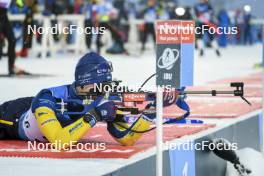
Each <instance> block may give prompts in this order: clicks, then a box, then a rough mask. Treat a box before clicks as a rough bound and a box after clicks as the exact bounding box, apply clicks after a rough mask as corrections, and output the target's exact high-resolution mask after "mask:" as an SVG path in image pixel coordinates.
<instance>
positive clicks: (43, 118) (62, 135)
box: [34, 107, 91, 149]
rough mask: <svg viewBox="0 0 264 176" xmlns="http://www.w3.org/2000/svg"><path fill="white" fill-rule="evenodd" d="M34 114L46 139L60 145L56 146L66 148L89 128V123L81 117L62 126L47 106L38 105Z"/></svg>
mask: <svg viewBox="0 0 264 176" xmlns="http://www.w3.org/2000/svg"><path fill="white" fill-rule="evenodd" d="M34 114H35V117H36V119H37V122H38V127H39V129H40V131H41V132H42V134H43V135H44V136H45V137H46V138H47V140H48V141H49V142H50V143H52V144H54V145H55V144H56V143H59V144H60V145H56V146H63V148H68V147H69V145H70V144H75V143H77V141H78V140H79V139H81V138H82V137H83V136H84V135H85V134H86V133H87V131H88V130H89V129H90V128H91V125H90V124H89V123H88V122H86V121H84V119H83V118H80V119H78V120H77V121H75V122H73V123H72V124H70V125H68V126H66V127H64V128H63V127H62V126H61V124H60V122H59V121H58V119H57V117H56V115H55V112H54V111H53V110H51V109H50V108H48V107H39V108H37V109H36V111H35V113H34ZM60 149H61V148H60Z"/></svg>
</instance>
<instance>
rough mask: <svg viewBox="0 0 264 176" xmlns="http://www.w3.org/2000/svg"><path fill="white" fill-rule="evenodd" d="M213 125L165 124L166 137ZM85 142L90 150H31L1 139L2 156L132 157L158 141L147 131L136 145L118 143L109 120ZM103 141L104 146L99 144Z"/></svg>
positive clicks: (196, 130) (167, 138)
mask: <svg viewBox="0 0 264 176" xmlns="http://www.w3.org/2000/svg"><path fill="white" fill-rule="evenodd" d="M211 127H214V125H212V124H211V125H209V124H195V125H194V124H192V125H189V124H188V125H186V124H185V125H183V124H177V125H175V124H174V125H165V126H164V141H170V140H173V139H176V138H180V137H182V136H185V135H191V134H195V133H198V132H200V131H203V130H206V129H208V128H211ZM82 143H86V144H89V146H88V147H87V148H88V149H90V150H81V151H80V150H79V151H77V150H72V151H68V152H67V151H54V150H53V151H52V150H48V151H39V150H28V146H27V145H28V144H27V142H25V141H12V140H7V141H0V156H8V157H37V158H129V157H131V156H132V155H134V154H136V153H139V152H142V151H145V150H147V149H149V148H151V147H153V146H154V145H155V131H152V132H149V133H146V134H144V135H143V137H142V138H141V139H140V140H139V141H138V142H137V143H136V145H134V146H129V147H128V146H121V145H120V144H119V143H117V142H116V141H115V140H114V139H113V138H112V137H111V136H110V135H109V133H108V131H107V130H106V125H105V124H99V125H98V126H96V127H94V128H93V129H91V131H90V132H89V133H88V134H87V135H86V136H85V137H84V138H83V139H82ZM100 143H101V147H100V146H99V145H100ZM103 143H105V144H104V146H105V148H104V147H102V144H103ZM42 144H43V143H42ZM98 146H99V147H98ZM80 148H81V147H80ZM99 149H101V150H99ZM103 149H104V150H103Z"/></svg>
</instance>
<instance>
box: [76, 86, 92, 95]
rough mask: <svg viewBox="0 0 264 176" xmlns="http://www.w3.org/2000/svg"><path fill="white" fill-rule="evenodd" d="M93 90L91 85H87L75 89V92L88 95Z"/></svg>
mask: <svg viewBox="0 0 264 176" xmlns="http://www.w3.org/2000/svg"><path fill="white" fill-rule="evenodd" d="M93 88H94V85H93V84H89V85H86V86H83V87H81V86H78V87H76V91H77V93H88V92H90V91H91V90H92V89H93Z"/></svg>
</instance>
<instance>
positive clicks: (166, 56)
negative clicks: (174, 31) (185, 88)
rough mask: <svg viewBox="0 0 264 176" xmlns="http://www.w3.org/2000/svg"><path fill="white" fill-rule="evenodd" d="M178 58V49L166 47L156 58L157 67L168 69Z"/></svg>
mask: <svg viewBox="0 0 264 176" xmlns="http://www.w3.org/2000/svg"><path fill="white" fill-rule="evenodd" d="M178 59H179V50H177V49H171V48H166V49H165V50H164V51H163V53H162V55H161V56H160V57H159V59H158V67H159V68H161V69H166V70H170V69H172V68H173V66H174V64H175V63H176V61H177V60H178Z"/></svg>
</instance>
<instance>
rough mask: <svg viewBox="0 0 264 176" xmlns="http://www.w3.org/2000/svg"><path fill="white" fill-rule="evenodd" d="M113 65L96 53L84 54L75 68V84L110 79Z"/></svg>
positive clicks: (86, 83) (82, 84)
mask: <svg viewBox="0 0 264 176" xmlns="http://www.w3.org/2000/svg"><path fill="white" fill-rule="evenodd" d="M112 71H113V67H112V64H111V62H108V61H107V60H106V59H105V58H103V57H102V56H100V55H98V54H97V53H94V52H90V53H88V54H86V55H84V56H83V57H82V58H81V59H80V60H79V62H78V63H77V65H76V68H75V84H76V86H85V85H89V84H94V83H102V82H108V81H112V73H111V72H112Z"/></svg>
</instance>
